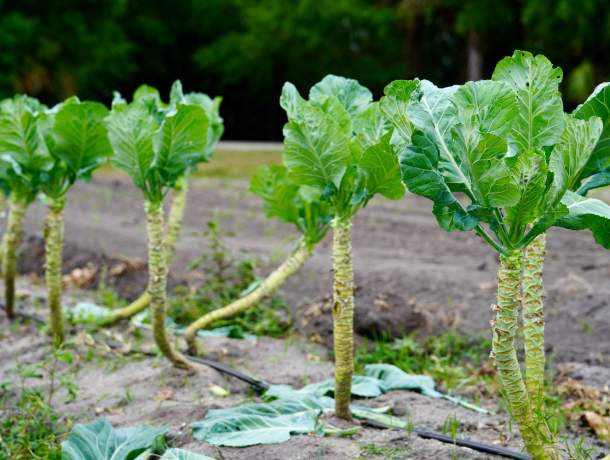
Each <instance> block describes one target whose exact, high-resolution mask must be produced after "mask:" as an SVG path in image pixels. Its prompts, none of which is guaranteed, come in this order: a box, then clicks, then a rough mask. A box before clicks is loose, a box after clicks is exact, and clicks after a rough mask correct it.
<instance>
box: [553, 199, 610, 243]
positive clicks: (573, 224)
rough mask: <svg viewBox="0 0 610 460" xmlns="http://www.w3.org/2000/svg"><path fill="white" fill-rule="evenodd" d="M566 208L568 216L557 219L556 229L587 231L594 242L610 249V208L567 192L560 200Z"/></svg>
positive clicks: (600, 202) (602, 203)
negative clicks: (591, 235)
mask: <svg viewBox="0 0 610 460" xmlns="http://www.w3.org/2000/svg"><path fill="white" fill-rule="evenodd" d="M562 203H563V204H564V205H565V206H567V208H568V215H567V216H565V217H563V218H561V219H559V220H558V221H557V223H556V225H557V226H558V227H564V228H569V229H571V230H584V229H589V230H591V233H593V237H594V238H595V241H597V242H598V243H599V244H600V245H602V246H603V247H604V248H606V249H610V206H609V205H608V204H606V203H604V202H603V201H601V200H598V199H595V198H584V197H582V196H581V195H579V194H577V193H574V192H571V191H568V192H566V194H565V195H564V197H563V199H562Z"/></svg>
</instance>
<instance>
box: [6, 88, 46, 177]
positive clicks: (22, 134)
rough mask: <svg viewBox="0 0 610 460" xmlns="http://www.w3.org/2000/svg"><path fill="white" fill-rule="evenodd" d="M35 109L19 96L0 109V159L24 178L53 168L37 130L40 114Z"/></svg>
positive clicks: (26, 99)
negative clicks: (4, 157)
mask: <svg viewBox="0 0 610 460" xmlns="http://www.w3.org/2000/svg"><path fill="white" fill-rule="evenodd" d="M37 109H41V107H40V103H37V101H36V102H34V101H33V100H32V99H30V98H26V97H22V96H15V97H14V98H13V99H7V100H5V101H3V102H2V105H1V108H0V155H7V156H9V157H10V158H12V160H14V161H15V162H16V163H17V164H18V165H19V167H20V169H21V171H22V172H23V174H26V175H28V177H29V176H31V175H32V174H35V173H36V172H39V171H41V170H48V169H50V168H51V167H52V165H53V160H52V159H51V157H50V156H49V154H48V151H47V147H46V144H45V142H44V139H43V136H42V132H41V129H40V120H41V118H42V117H43V113H42V112H41V111H39V110H37Z"/></svg>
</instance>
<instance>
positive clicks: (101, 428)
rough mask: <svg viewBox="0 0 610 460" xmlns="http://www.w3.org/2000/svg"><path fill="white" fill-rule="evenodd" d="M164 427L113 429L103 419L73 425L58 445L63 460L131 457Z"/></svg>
mask: <svg viewBox="0 0 610 460" xmlns="http://www.w3.org/2000/svg"><path fill="white" fill-rule="evenodd" d="M166 432H167V429H166V428H155V427H150V426H138V427H131V428H119V429H115V428H113V427H112V425H110V423H109V422H108V421H107V420H106V419H100V420H97V421H95V422H92V423H89V424H80V423H79V424H77V425H75V426H74V428H73V429H72V431H71V432H70V435H69V436H68V439H66V440H65V441H64V442H63V443H62V444H61V451H62V459H63V460H132V459H134V458H135V457H137V456H138V454H140V453H142V452H143V451H145V450H146V449H148V448H149V447H150V446H151V445H152V444H153V441H154V440H155V438H157V437H158V436H162V435H164V434H165V433H166Z"/></svg>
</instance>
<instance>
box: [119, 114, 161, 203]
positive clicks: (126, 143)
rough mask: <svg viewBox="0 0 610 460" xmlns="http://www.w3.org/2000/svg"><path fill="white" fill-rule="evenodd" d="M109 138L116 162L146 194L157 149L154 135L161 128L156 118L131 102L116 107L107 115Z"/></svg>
mask: <svg viewBox="0 0 610 460" xmlns="http://www.w3.org/2000/svg"><path fill="white" fill-rule="evenodd" d="M107 125H108V138H109V140H110V144H111V145H112V148H113V150H114V155H113V156H112V164H113V166H114V167H116V168H117V169H120V170H122V171H125V172H126V173H127V174H128V175H129V176H130V177H131V178H132V179H133V181H134V183H135V185H136V186H137V187H138V188H140V189H142V190H143V191H144V192H145V193H146V192H147V191H148V190H149V187H148V183H147V180H148V177H149V174H150V171H151V167H152V164H153V160H154V157H155V152H154V150H153V135H154V133H155V132H156V130H157V129H158V124H157V122H156V121H155V119H154V117H153V116H152V115H151V114H150V113H149V112H148V111H147V110H146V109H145V108H143V107H141V106H138V105H131V106H128V107H125V108H123V109H122V110H118V111H117V110H114V108H113V110H112V111H111V112H110V115H109V116H108V118H107Z"/></svg>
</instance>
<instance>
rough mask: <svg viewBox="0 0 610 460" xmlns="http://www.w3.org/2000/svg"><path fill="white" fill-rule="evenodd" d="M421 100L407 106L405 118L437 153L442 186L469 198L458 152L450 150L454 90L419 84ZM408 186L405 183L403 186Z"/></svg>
mask: <svg viewBox="0 0 610 460" xmlns="http://www.w3.org/2000/svg"><path fill="white" fill-rule="evenodd" d="M421 89H422V96H421V98H420V99H419V100H418V101H417V102H414V103H412V104H410V105H409V117H410V119H411V122H412V123H413V126H414V127H415V128H417V129H418V130H420V131H422V132H424V133H425V134H426V137H427V138H428V139H430V140H431V141H433V142H434V143H435V144H436V146H437V149H438V152H439V169H440V170H441V172H442V174H443V176H444V177H445V183H446V184H447V186H448V187H449V188H450V189H451V190H452V191H462V192H465V193H467V194H468V195H469V196H472V195H473V192H472V185H471V183H470V179H469V178H468V176H467V174H466V173H465V172H464V170H463V169H462V168H463V167H465V165H464V164H463V163H464V159H463V158H462V157H461V152H459V151H457V150H455V149H453V146H452V133H453V131H454V128H455V127H456V126H457V125H458V123H459V119H458V117H457V107H456V106H455V104H454V103H453V101H452V100H451V97H452V96H453V95H454V94H455V92H456V91H457V89H458V87H457V86H451V87H448V88H437V87H436V86H435V85H434V84H433V83H431V82H429V81H427V80H422V81H421ZM407 187H409V184H407Z"/></svg>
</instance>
